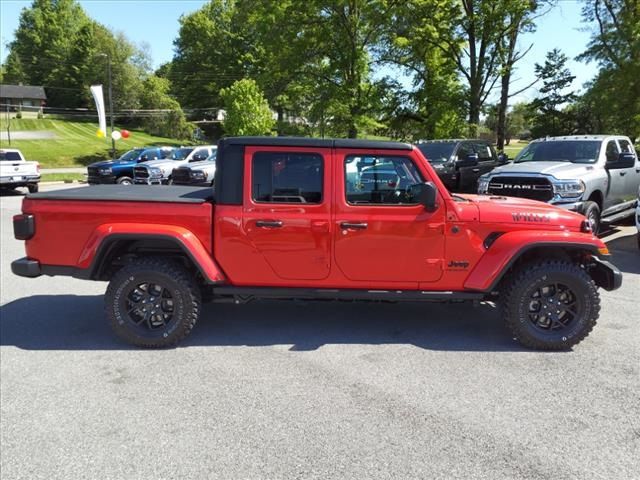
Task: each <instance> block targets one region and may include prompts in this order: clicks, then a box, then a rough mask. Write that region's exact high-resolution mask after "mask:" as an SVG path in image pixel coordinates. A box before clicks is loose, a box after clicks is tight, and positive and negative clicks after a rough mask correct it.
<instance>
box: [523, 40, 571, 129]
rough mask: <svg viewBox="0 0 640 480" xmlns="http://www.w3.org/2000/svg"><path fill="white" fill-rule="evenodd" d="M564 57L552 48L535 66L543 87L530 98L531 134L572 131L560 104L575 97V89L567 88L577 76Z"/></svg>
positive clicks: (566, 102)
mask: <svg viewBox="0 0 640 480" xmlns="http://www.w3.org/2000/svg"><path fill="white" fill-rule="evenodd" d="M567 61H568V58H567V56H566V55H565V54H563V53H562V52H560V50H558V49H557V48H554V49H553V50H551V51H550V52H548V53H547V57H546V59H545V62H544V64H543V65H540V64H536V66H535V73H536V76H537V77H538V78H540V79H541V80H542V87H540V89H539V92H540V94H541V95H540V96H539V97H537V98H536V99H535V100H534V101H533V102H531V109H532V110H533V112H535V113H534V115H535V116H534V118H533V125H532V128H531V132H532V134H533V136H534V137H542V136H546V135H550V136H554V135H562V134H567V133H571V126H570V119H569V118H568V116H567V115H566V114H565V112H563V111H562V110H561V108H560V107H562V106H565V105H567V104H569V103H570V102H573V101H575V100H576V98H577V96H576V94H575V92H574V91H571V90H569V91H568V89H569V88H570V87H571V83H572V82H573V80H574V79H575V78H576V77H575V75H572V74H571V71H570V70H569V69H568V68H567V67H566V63H567Z"/></svg>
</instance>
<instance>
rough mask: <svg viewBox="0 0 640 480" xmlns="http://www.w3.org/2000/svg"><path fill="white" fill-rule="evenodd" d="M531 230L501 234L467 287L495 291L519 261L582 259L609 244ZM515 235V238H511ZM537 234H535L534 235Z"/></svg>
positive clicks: (585, 235) (593, 238)
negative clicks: (533, 232) (539, 233)
mask: <svg viewBox="0 0 640 480" xmlns="http://www.w3.org/2000/svg"><path fill="white" fill-rule="evenodd" d="M527 233H531V232H512V233H511V234H505V235H503V236H501V237H500V238H498V239H497V240H496V241H495V242H494V243H493V244H492V245H491V246H490V247H489V248H488V249H487V251H486V252H485V255H484V256H483V257H482V258H481V259H480V261H479V262H478V263H477V264H476V266H475V267H474V268H473V270H472V271H471V273H470V274H469V276H468V277H467V279H466V280H465V283H464V288H465V290H478V291H483V292H486V293H491V292H493V291H495V290H496V288H497V287H498V285H499V284H500V282H501V281H502V280H503V279H504V278H505V276H506V275H508V274H509V273H510V272H511V271H513V270H514V269H515V268H517V267H518V266H519V265H522V264H523V263H526V262H528V261H531V260H533V259H535V258H559V259H571V260H574V261H580V260H581V259H584V258H585V257H590V256H593V255H596V256H597V255H598V254H599V253H600V250H599V249H602V248H606V245H605V244H604V243H603V242H602V241H601V240H600V239H598V238H596V237H593V236H590V235H587V234H576V236H577V237H578V238H576V239H575V240H570V239H568V238H567V234H566V233H563V232H558V234H557V235H555V236H554V235H548V234H547V235H545V234H541V235H539V236H538V238H536V235H535V234H533V235H531V236H528V235H526V234H527ZM509 237H511V238H509ZM530 237H533V238H530Z"/></svg>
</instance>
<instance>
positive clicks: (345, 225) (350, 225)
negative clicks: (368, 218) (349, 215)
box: [340, 222, 367, 230]
mask: <svg viewBox="0 0 640 480" xmlns="http://www.w3.org/2000/svg"><path fill="white" fill-rule="evenodd" d="M340 228H342V229H344V230H346V229H348V228H351V229H353V230H366V228H367V224H366V223H350V222H342V223H341V224H340Z"/></svg>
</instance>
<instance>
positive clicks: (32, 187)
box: [27, 183, 38, 193]
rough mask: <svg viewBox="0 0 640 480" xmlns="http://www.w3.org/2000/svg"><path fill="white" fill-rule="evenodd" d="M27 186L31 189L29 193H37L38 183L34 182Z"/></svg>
mask: <svg viewBox="0 0 640 480" xmlns="http://www.w3.org/2000/svg"><path fill="white" fill-rule="evenodd" d="M27 188H28V189H29V193H37V192H38V184H37V183H32V184H30V185H27Z"/></svg>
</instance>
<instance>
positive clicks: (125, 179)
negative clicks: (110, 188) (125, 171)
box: [116, 176, 133, 185]
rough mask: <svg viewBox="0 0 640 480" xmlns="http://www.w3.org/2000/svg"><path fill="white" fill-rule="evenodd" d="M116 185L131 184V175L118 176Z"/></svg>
mask: <svg viewBox="0 0 640 480" xmlns="http://www.w3.org/2000/svg"><path fill="white" fill-rule="evenodd" d="M116 183H117V184H118V185H133V179H132V178H131V177H126V176H124V177H118V179H117V180H116Z"/></svg>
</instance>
